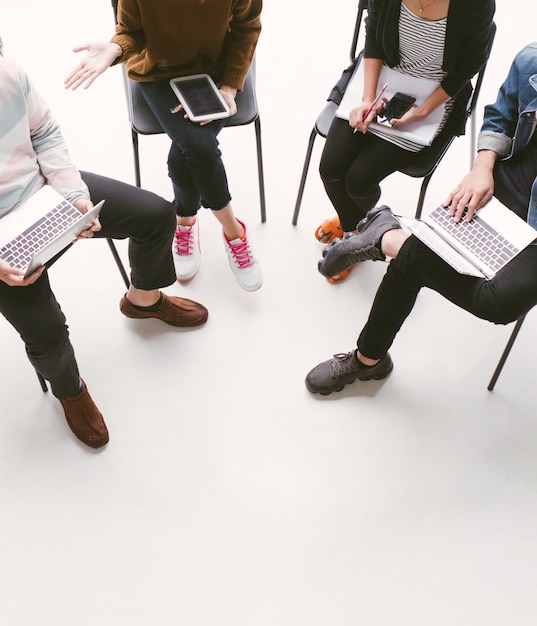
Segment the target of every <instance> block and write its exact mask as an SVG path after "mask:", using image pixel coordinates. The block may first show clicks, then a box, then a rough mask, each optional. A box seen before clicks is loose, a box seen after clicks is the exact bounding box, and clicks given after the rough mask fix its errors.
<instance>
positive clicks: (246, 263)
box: [222, 220, 263, 291]
mask: <svg viewBox="0 0 537 626" xmlns="http://www.w3.org/2000/svg"><path fill="white" fill-rule="evenodd" d="M239 224H240V225H241V226H242V227H243V228H244V235H243V236H242V238H237V239H232V240H231V241H228V240H227V237H226V236H225V234H223V233H222V236H223V238H224V244H225V246H226V252H227V257H228V259H229V265H230V267H231V271H232V272H233V274H234V275H235V279H236V281H237V282H238V283H239V285H240V286H241V287H242V288H243V289H246V291H256V289H259V288H260V287H261V285H262V284H263V275H262V272H261V266H260V265H259V261H258V260H257V259H256V258H255V257H254V255H253V254H252V251H251V250H250V245H249V243H248V238H247V236H246V226H245V225H244V224H243V223H242V222H241V221H240V220H239Z"/></svg>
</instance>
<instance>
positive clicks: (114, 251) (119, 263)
mask: <svg viewBox="0 0 537 626" xmlns="http://www.w3.org/2000/svg"><path fill="white" fill-rule="evenodd" d="M106 241H107V242H108V246H109V247H110V251H111V252H112V255H113V257H114V260H115V262H116V265H117V268H118V270H119V273H120V274H121V276H122V278H123V282H124V283H125V287H127V289H128V288H129V287H130V284H131V282H130V280H129V276H128V274H127V272H126V270H125V266H124V265H123V262H122V261H121V258H120V256H119V252H118V251H117V248H116V244H115V243H114V240H113V239H107V240H106Z"/></svg>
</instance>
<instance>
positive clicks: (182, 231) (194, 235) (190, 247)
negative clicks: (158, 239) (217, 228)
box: [172, 219, 201, 283]
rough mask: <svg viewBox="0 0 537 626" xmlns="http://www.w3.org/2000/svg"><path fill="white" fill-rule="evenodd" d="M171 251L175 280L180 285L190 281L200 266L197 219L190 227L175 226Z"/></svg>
mask: <svg viewBox="0 0 537 626" xmlns="http://www.w3.org/2000/svg"><path fill="white" fill-rule="evenodd" d="M172 249H173V262H174V264H175V273H176V274H177V280H178V281H179V282H180V283H181V282H188V281H189V280H192V279H193V278H194V276H195V275H196V274H197V273H198V270H199V268H200V264H201V249H200V239H199V224H198V220H197V219H196V221H195V222H194V223H193V224H192V225H191V226H181V225H178V226H177V228H176V229H175V235H174V238H173V245H172Z"/></svg>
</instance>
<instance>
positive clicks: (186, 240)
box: [175, 226, 194, 256]
mask: <svg viewBox="0 0 537 626" xmlns="http://www.w3.org/2000/svg"><path fill="white" fill-rule="evenodd" d="M184 228H185V227H184V226H183V227H182V228H176V229H175V252H176V254H178V255H180V256H181V255H182V256H184V255H189V254H192V253H193V251H194V232H193V230H194V229H193V228H192V227H191V226H190V227H188V226H187V227H186V228H187V230H183V229H184Z"/></svg>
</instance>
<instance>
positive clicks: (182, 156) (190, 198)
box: [140, 80, 231, 217]
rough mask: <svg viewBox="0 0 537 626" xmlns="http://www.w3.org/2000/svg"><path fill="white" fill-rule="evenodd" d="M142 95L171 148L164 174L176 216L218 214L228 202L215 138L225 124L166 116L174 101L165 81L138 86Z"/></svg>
mask: <svg viewBox="0 0 537 626" xmlns="http://www.w3.org/2000/svg"><path fill="white" fill-rule="evenodd" d="M140 87H141V90H142V94H143V96H144V98H145V100H146V102H147V105H148V106H149V108H150V109H151V111H152V112H153V115H154V116H155V117H156V118H157V120H158V121H159V124H160V125H161V126H162V128H163V130H164V132H165V133H166V134H167V135H168V137H170V139H171V141H172V144H171V147H170V152H169V154H168V174H169V176H170V178H171V180H172V184H173V191H174V205H175V211H176V213H177V215H180V216H182V217H187V216H189V217H193V216H194V215H196V213H197V212H198V209H199V208H200V206H201V205H203V206H204V207H207V208H210V209H213V210H214V211H218V210H220V209H224V208H225V207H226V206H227V205H228V204H229V202H230V200H231V195H230V193H229V188H228V180H227V175H226V170H225V168H224V163H223V161H222V153H221V152H220V148H219V143H218V134H219V132H220V131H221V130H222V128H223V127H224V126H225V123H226V120H223V119H220V120H213V121H212V122H211V123H210V124H205V125H203V126H201V125H200V124H197V123H194V122H191V121H190V120H188V119H185V118H184V111H179V112H178V113H170V109H172V108H174V107H175V106H177V104H178V102H177V97H176V95H175V94H174V92H173V91H172V89H171V87H170V84H169V82H168V81H167V80H159V81H154V82H146V83H140Z"/></svg>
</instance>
